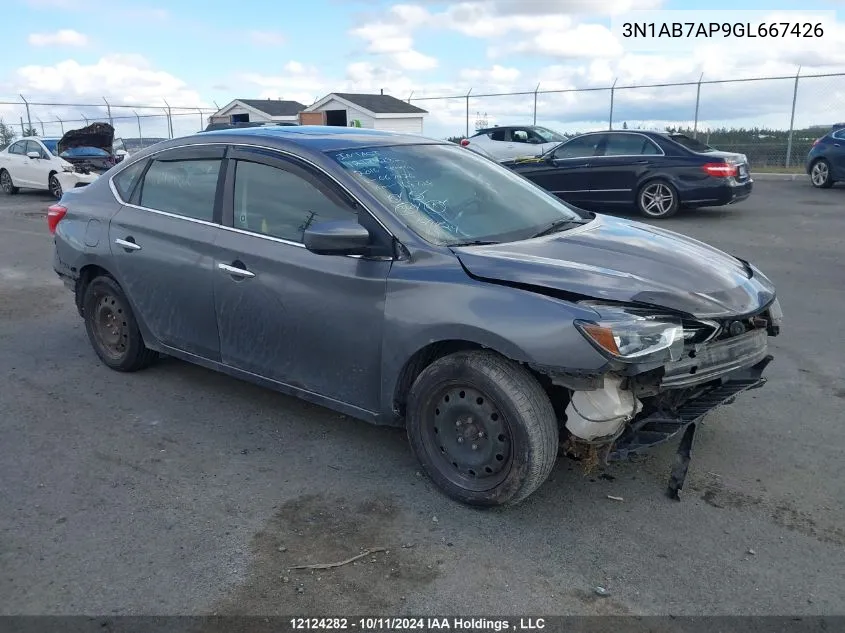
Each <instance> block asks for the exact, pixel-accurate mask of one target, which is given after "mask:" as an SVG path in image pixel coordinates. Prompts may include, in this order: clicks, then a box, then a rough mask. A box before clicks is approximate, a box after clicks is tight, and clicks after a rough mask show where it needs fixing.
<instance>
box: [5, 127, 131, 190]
mask: <svg viewBox="0 0 845 633" xmlns="http://www.w3.org/2000/svg"><path fill="white" fill-rule="evenodd" d="M95 126H106V127H107V128H109V129H110V130H111V134H112V135H113V134H114V129H113V128H112V127H111V126H110V125H108V124H106V123H95V124H92V125H91V126H88V127H86V128H82V129H79V130H71V131H69V132H67V133H66V134H65V135H64V136H62V137H61V138H52V137H47V138H38V137H34V136H31V137H27V138H25V139H20V140H18V141H15V142H14V143H11V144H10V145H9V146H8V147H6V148H5V149H4V150H2V151H0V189H2V190H3V192H4V193H6V194H7V195H12V194H16V193H18V191H19V190H20V189H21V188H24V189H42V190H45V191H49V192H50V193H51V194H52V195H53V197H55V198H56V199H57V200H58V199H60V198H61V197H62V194H63V192H65V191H67V190H69V189H73V188H75V187H83V186H85V185H88V184H90V183H92V182H94V180H96V178H97V176H99V175H100V174H101V173H103V172H105V171H107V170H108V169H110V168H111V167H112V166H114V165H115V163H116V162H117V161H116V159H115V157H114V155H113V154H112V153H111V146H112V140H111V138H110V137H109V132H108V130H105V129H104V128H102V127H95ZM106 148H108V149H106Z"/></svg>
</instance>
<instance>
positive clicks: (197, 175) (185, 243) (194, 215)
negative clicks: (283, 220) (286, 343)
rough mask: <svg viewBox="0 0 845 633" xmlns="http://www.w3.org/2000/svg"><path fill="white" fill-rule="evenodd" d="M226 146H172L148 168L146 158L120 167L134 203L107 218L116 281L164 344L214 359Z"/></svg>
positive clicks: (125, 188) (125, 190)
mask: <svg viewBox="0 0 845 633" xmlns="http://www.w3.org/2000/svg"><path fill="white" fill-rule="evenodd" d="M223 148H224V146H221V145H217V146H193V147H188V148H181V149H173V150H169V151H166V152H162V153H160V154H156V156H155V157H154V159H153V160H152V161H151V162H150V165H149V167H148V168H147V170H146V173H144V174H140V173H136V174H133V170H138V171H140V170H143V168H144V164H145V163H144V162H143V161H142V162H141V163H138V164H136V165H133V166H131V167H129V168H128V169H126V170H125V171H124V172H121V174H119V175H118V176H117V177H116V178H115V186H116V188H117V189H118V192H119V193H121V194H122V195H126V199H128V200H129V201H130V203H129V204H125V205H124V206H122V207H121V209H120V210H119V211H118V212H117V214H115V216H114V217H113V218H112V220H111V223H110V224H109V244H110V247H111V253H112V257H113V260H114V262H115V264H116V270H117V276H118V281H119V283H120V284H121V286H123V288H124V289H125V290H126V292H127V295H128V296H129V297H130V298H131V300H132V303H133V309H134V311H135V314H136V315H137V317H138V318H139V319H140V320H141V321H142V323H143V324H144V325H145V326H146V328H147V329H148V330H149V331H150V333H152V335H153V336H154V337H155V338H156V339H158V340H159V341H161V342H162V343H164V344H165V345H167V346H170V347H173V348H176V349H178V350H182V351H185V352H189V353H191V354H194V355H197V356H201V357H203V358H208V359H211V360H219V356H220V343H219V339H218V336H217V318H216V315H215V309H214V285H213V284H214V277H215V275H216V269H215V268H214V241H215V239H216V237H217V234H218V232H219V231H220V228H219V223H217V222H216V218H217V217H219V204H218V205H217V207H218V210H216V209H215V206H216V204H215V203H216V200H217V181H218V174H219V173H220V167H221V164H222V159H223V152H224V149H223ZM121 177H124V178H121ZM133 177H137V178H139V179H140V181H139V182H137V183H135V182H134V181H133V180H132V178H133ZM119 179H120V182H117V181H118V180H119Z"/></svg>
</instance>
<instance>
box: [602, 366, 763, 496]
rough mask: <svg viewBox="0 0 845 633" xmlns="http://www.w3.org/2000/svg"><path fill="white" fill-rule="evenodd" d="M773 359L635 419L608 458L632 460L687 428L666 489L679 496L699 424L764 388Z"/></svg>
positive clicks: (731, 375)
mask: <svg viewBox="0 0 845 633" xmlns="http://www.w3.org/2000/svg"><path fill="white" fill-rule="evenodd" d="M772 359H773V357H772V356H771V355H769V354H766V355H765V356H763V357H762V358H761V359H759V360H758V361H757V362H756V363H755V364H754V365H752V366H750V367H745V368H743V369H737V370H735V371H733V372H731V373H729V374H727V375H723V376H722V378H721V380H720V381H718V382H716V381H714V382H713V383H712V384H710V385H708V386H706V387H704V388H702V389H701V390H700V391H699V392H698V393H697V394H696V395H695V396H694V397H692V398H690V399H689V400H687V401H686V402H684V403H683V404H681V405H680V406H679V407H676V408H674V410H672V411H668V410H657V411H653V412H650V413H648V414H645V415H642V416H640V417H638V418H635V419H634V421H633V422H632V423H631V424H630V425H629V426H628V427H627V428H626V429H625V431H624V432H623V433H622V435H621V436H620V437H619V438H618V439H617V440H616V442H615V443H614V444H613V446H612V448H611V450H610V452H609V453H608V454H607V458H606V461H607V462H614V461H621V460H625V459H630V458H631V457H634V456H637V455H639V454H641V453H643V452H645V451H647V450H649V449H651V448H653V447H655V446H657V445H659V444H663V443H664V442H667V441H669V440H670V439H672V438H673V437H675V436H676V435H678V434H679V433H680V432H681V431H684V435H683V437H682V440H681V443H680V446H679V447H678V455H677V459H676V463H675V466H674V468H673V470H672V474H671V476H670V480H669V486H668V489H667V494H668V496H669V497H671V498H673V499H679V492H680V490H681V489H682V488H683V485H684V481H685V479H686V475H687V469H688V468H689V461H690V457H691V455H692V444H693V440H694V436H695V430H696V428H697V427H696V425H697V423H698V422H700V421H701V420H703V418H704V417H705V416H706V415H707V414H708V413H710V412H711V411H713V410H715V409H717V408H719V407H721V406H722V405H725V404H731V403H732V402H733V401H734V400H736V397H737V396H738V395H739V394H741V393H743V392H745V391H749V390H751V389H758V388H760V387H762V386H763V385H764V384H765V383H766V379H765V378H763V371H764V370H765V369H766V367H767V366H768V364H769V363H770V362H771V361H772Z"/></svg>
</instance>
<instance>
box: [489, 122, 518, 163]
mask: <svg viewBox="0 0 845 633" xmlns="http://www.w3.org/2000/svg"><path fill="white" fill-rule="evenodd" d="M489 138H490V142H489V143H486V144H485V146H484V149H486V150H487V151H489V152H490V153H491V154H492V155H493V158H495V159H496V160H505V159H507V158H509V157H510V151H511V150H510V149H509V148H508V146H509V145H512V143H510V130H509V128H504V127H500V128H496V129H495V130H492V131H491V132H490V134H489Z"/></svg>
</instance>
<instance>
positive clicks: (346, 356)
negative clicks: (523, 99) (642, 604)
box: [48, 126, 782, 505]
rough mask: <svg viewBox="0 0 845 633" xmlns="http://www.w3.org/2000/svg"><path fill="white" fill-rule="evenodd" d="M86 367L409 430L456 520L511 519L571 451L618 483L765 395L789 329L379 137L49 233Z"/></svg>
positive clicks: (92, 206) (140, 176)
mask: <svg viewBox="0 0 845 633" xmlns="http://www.w3.org/2000/svg"><path fill="white" fill-rule="evenodd" d="M48 222H49V224H50V228H51V231H53V232H54V233H55V262H54V267H55V270H56V272H57V273H58V274H59V275H60V276H61V277H62V278H63V279H64V280H65V281H66V283H67V285H68V286H69V287H70V288H71V289H72V290H73V291H74V293H75V297H76V304H77V307H78V309H79V312H80V314H81V316H82V317H83V318H84V321H85V324H86V328H87V332H88V336H89V338H90V341H91V344H92V345H93V347H94V350H95V351H96V352H97V354H98V355H99V357H100V358H101V359H102V361H103V362H104V363H105V364H106V365H108V366H109V367H111V368H113V369H116V370H120V371H134V370H138V369H141V368H143V367H146V366H148V365H150V364H151V363H152V362H153V361H154V360H155V359H156V358H157V357H158V355H159V354H160V353H164V354H167V355H170V356H174V357H177V358H180V359H183V360H187V361H190V362H193V363H197V364H200V365H203V366H205V367H210V368H213V369H216V370H219V371H223V372H226V373H228V374H230V375H232V376H236V377H239V378H242V379H245V380H249V381H252V382H256V383H259V384H262V385H266V386H268V387H271V388H273V389H277V390H279V391H282V392H285V393H288V394H293V395H296V396H299V397H301V398H304V399H306V400H309V401H311V402H315V403H318V404H321V405H324V406H327V407H329V408H332V409H334V410H337V411H339V412H342V413H345V414H348V415H350V416H353V417H356V418H360V419H363V420H368V421H370V422H374V423H377V424H389V425H403V426H405V427H406V428H407V432H408V436H409V438H410V441H411V445H412V447H413V450H414V451H415V453H416V455H417V456H418V458H419V460H420V462H421V463H422V465H423V467H424V469H425V471H426V473H427V474H428V475H429V476H430V477H431V478H432V480H433V481H434V482H436V484H437V485H439V486H440V487H441V488H442V489H443V490H444V491H445V492H446V493H448V494H449V495H451V496H452V497H454V498H456V499H458V500H460V501H463V502H465V503H471V504H476V505H498V504H504V503H515V502H518V501H520V500H522V499H525V498H526V497H527V496H528V495H529V494H531V492H533V491H534V490H535V489H536V488H537V487H538V486H540V485H541V484H542V483H543V481H544V480H545V479H546V478H547V476H548V475H549V473H550V472H551V469H552V467H553V465H554V463H555V460H556V458H557V455H558V452H559V449H560V448H561V447H563V449H564V451H565V452H566V453H567V454H569V455H573V456H576V457H586V458H588V459H592V458H594V457H598V458H599V459H601V460H602V461H607V460H613V459H622V458H625V457H626V456H628V455H631V454H635V453H637V452H638V451H640V450H643V449H647V448H649V447H650V446H653V445H655V444H657V443H660V442H662V441H665V440H667V439H669V438H670V437H672V436H674V435H676V434H678V433H679V432H680V431H683V430H686V431H685V432H684V434H683V440H682V442H681V444H680V446H681V448H680V451H681V457H682V458H683V459H681V460H680V461H679V463H680V464H681V467H680V468H679V469H678V470H677V471H676V472H675V473H673V479H672V482H673V483H672V486H671V490H672V491H673V493H674V494H676V493H677V490H678V489H679V487H680V486H681V485H682V482H683V476H684V474H685V464H686V461H687V458H688V454H689V450H688V449H689V444H690V442H691V441H692V433H693V431H694V429H695V428H696V425H695V423H696V422H697V421H698V420H699V419H701V417H702V416H704V415H705V414H706V413H707V412H709V411H710V410H712V409H713V408H714V407H717V406H719V405H720V404H723V403H725V402H728V401H730V400H732V399H733V398H734V397H735V396H736V395H737V394H738V393H740V392H742V391H745V390H746V389H749V388H753V387H758V386H760V385H762V384H763V382H764V380H765V379H763V378H762V377H761V375H762V372H763V369H764V367H765V366H766V364H767V363H768V362H769V361H770V360H771V356H770V355H769V354H768V347H767V346H768V337H769V336H773V335H776V334H777V333H778V330H779V327H780V320H781V318H782V315H781V313H780V308H779V305H778V302H777V300H776V298H775V291H774V288H773V286H772V284H771V282H770V281H769V280H768V279H767V278H766V277H765V276H764V275H763V274H762V273H761V272H760V271H759V270H757V269H756V268H755V267H754V266H752V265H751V264H749V263H747V262H745V261H743V260H740V259H737V258H736V257H733V256H731V255H728V254H725V253H723V252H721V251H718V250H716V249H715V248H712V247H710V246H707V245H705V244H702V243H700V242H697V241H695V240H692V239H689V238H687V237H683V236H681V235H678V234H674V233H671V232H669V231H666V230H662V229H657V228H652V227H649V226H647V225H644V224H640V223H637V222H631V221H625V220H621V219H614V218H611V217H605V216H602V215H595V214H592V213H589V212H586V211H581V210H579V209H576V208H573V207H571V206H568V205H567V204H565V203H564V202H562V201H560V200H559V199H557V198H556V197H554V196H552V195H550V194H548V193H546V192H545V191H543V190H542V189H540V188H539V187H537V186H535V185H533V184H531V183H530V182H528V181H527V180H526V179H524V178H523V177H521V176H519V175H517V174H515V173H513V172H511V171H510V170H508V169H506V168H504V167H501V166H500V165H497V164H496V163H494V162H493V161H490V160H487V159H485V158H482V157H480V156H476V155H474V154H473V153H472V152H467V151H466V150H465V149H463V148H461V147H458V146H456V145H454V144H452V143H449V142H445V141H443V142H440V141H434V140H429V139H424V138H420V137H418V136H404V135H398V134H392V133H386V132H376V131H373V130H364V129H352V128H327V127H310V126H300V127H287V128H284V127H278V128H252V129H245V130H224V131H219V132H207V133H200V134H196V135H194V136H191V137H187V138H181V139H173V140H169V141H166V142H164V143H160V144H158V145H156V146H155V147H153V148H149V149H147V150H144V151H143V152H141V153H139V154H134V155H132V156H131V158H130V159H129V160H127V161H125V162H124V163H121V164H120V165H118V166H117V167H115V168H113V169H112V170H110V171H109V172H108V173H107V174H105V175H104V176H102V177H101V178H99V179H98V180H97V181H95V182H94V183H93V184H91V185H89V186H87V187H85V188H84V189H81V190H74V191H69V192H67V193H65V195H64V197H63V198H62V200H61V201H60V202H59V203H58V204H57V205H54V206H53V207H51V208H50V211H49V215H48Z"/></svg>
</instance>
